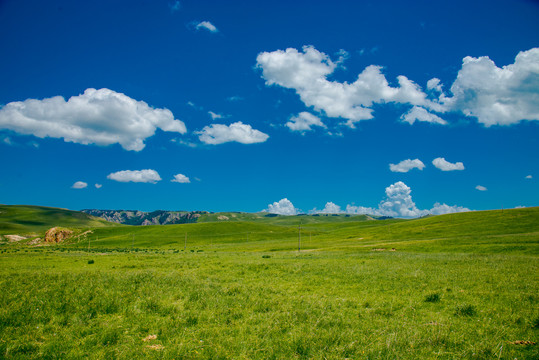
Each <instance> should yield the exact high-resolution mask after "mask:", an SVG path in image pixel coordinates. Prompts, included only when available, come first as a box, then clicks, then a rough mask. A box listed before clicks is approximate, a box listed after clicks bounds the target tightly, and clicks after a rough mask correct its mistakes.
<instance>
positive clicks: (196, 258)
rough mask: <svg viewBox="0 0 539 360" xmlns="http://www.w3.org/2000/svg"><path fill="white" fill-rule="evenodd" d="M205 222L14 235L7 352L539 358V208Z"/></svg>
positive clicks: (4, 297) (7, 277)
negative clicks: (52, 241) (64, 237)
mask: <svg viewBox="0 0 539 360" xmlns="http://www.w3.org/2000/svg"><path fill="white" fill-rule="evenodd" d="M229 215H232V214H231V213H230V214H229ZM226 216H228V215H226ZM231 217H232V216H230V217H229V219H230V218H231ZM207 220H208V222H202V223H197V224H185V225H167V226H148V227H132V226H111V227H108V226H101V227H98V228H93V227H91V226H88V225H86V226H87V227H88V228H91V230H92V233H89V234H88V236H87V237H86V238H84V239H79V240H77V241H72V242H69V243H66V244H61V245H54V246H43V247H30V246H26V245H24V243H21V242H18V243H4V244H3V245H1V246H0V276H1V277H0V304H2V305H1V307H0V357H3V358H7V359H47V358H74V359H76V358H90V359H114V358H118V359H133V358H155V359H295V358H296V359H346V358H348V359H515V358H516V359H537V358H539V351H538V346H537V345H535V343H537V342H539V306H538V304H539V295H538V294H539V277H538V274H539V271H538V270H539V269H538V267H539V262H538V251H539V209H538V208H530V209H515V210H505V211H503V212H502V211H489V212H473V213H462V214H452V215H445V216H436V217H427V218H422V219H416V220H409V221H408V220H406V221H405V220H369V219H368V218H366V217H357V218H353V217H344V216H337V217H332V216H330V217H323V216H321V217H307V216H305V217H302V216H300V217H286V218H281V217H277V218H273V220H272V218H268V217H264V216H259V215H249V216H246V217H240V218H239V219H238V218H236V219H234V220H232V219H230V221H219V220H215V219H211V218H210V219H207ZM300 222H301V223H302V225H301V227H302V229H301V234H302V242H301V248H302V250H301V251H298V237H299V236H298V235H299V229H298V226H299V223H300ZM81 226H83V227H84V224H81ZM84 229H85V228H83V230H84ZM186 235H187V236H186ZM186 238H187V241H186ZM88 245H89V246H90V251H88ZM186 245H187V246H186ZM185 246H186V248H184V247H185ZM154 336H155V338H154ZM145 340H146V341H145Z"/></svg>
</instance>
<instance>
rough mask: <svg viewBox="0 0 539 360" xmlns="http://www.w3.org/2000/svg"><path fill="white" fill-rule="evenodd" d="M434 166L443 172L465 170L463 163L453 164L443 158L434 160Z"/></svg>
mask: <svg viewBox="0 0 539 360" xmlns="http://www.w3.org/2000/svg"><path fill="white" fill-rule="evenodd" d="M432 164H433V165H434V166H436V167H437V168H438V169H440V170H442V171H454V170H464V164H463V163H461V162H456V163H454V164H453V163H450V162H449V161H446V160H445V159H444V158H443V157H439V158H436V159H434V160H432Z"/></svg>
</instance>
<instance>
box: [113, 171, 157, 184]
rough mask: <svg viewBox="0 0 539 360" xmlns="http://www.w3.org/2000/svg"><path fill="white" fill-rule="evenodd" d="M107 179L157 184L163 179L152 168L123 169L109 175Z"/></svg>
mask: <svg viewBox="0 0 539 360" xmlns="http://www.w3.org/2000/svg"><path fill="white" fill-rule="evenodd" d="M107 179H109V180H114V181H119V182H136V183H152V184H156V183H157V182H158V181H161V176H159V174H158V173H157V171H155V170H152V169H145V170H123V171H117V172H115V173H112V174H109V175H107Z"/></svg>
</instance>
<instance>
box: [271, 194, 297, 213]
mask: <svg viewBox="0 0 539 360" xmlns="http://www.w3.org/2000/svg"><path fill="white" fill-rule="evenodd" d="M264 211H265V212H269V213H272V214H279V215H296V214H297V213H298V209H296V208H295V207H294V204H292V202H291V201H290V200H288V199H287V198H284V199H281V200H279V201H276V202H274V203H273V204H269V205H268V208H267V209H266V210H264Z"/></svg>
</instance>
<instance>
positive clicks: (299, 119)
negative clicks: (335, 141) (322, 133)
mask: <svg viewBox="0 0 539 360" xmlns="http://www.w3.org/2000/svg"><path fill="white" fill-rule="evenodd" d="M286 126H287V127H288V128H289V129H290V130H292V131H302V132H304V131H310V130H313V129H312V126H320V127H323V128H326V125H324V123H323V122H322V121H321V120H320V118H319V117H318V116H314V115H313V114H311V113H308V112H306V111H303V112H300V113H299V114H298V115H297V116H292V117H291V118H290V121H289V122H287V123H286Z"/></svg>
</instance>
